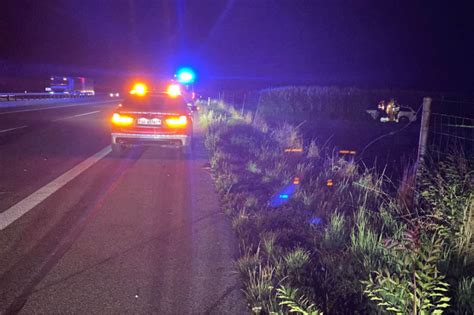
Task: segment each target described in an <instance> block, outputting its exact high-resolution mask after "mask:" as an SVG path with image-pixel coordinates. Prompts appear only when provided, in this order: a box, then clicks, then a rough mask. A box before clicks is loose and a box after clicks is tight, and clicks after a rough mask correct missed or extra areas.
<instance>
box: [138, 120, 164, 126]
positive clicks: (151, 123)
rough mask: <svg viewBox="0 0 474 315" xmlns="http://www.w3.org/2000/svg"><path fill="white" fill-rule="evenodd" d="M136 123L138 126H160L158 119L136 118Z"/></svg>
mask: <svg viewBox="0 0 474 315" xmlns="http://www.w3.org/2000/svg"><path fill="white" fill-rule="evenodd" d="M137 123H138V124H139V125H146V126H159V125H161V119H159V118H151V119H148V118H138V120H137Z"/></svg>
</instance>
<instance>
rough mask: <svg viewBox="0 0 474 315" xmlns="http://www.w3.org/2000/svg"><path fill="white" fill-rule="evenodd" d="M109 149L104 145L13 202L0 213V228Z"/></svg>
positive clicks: (25, 211)
mask: <svg viewBox="0 0 474 315" xmlns="http://www.w3.org/2000/svg"><path fill="white" fill-rule="evenodd" d="M111 151H112V150H111V148H110V146H106V147H105V148H103V149H102V150H100V151H99V152H97V153H96V154H94V155H92V156H90V157H89V158H87V159H86V160H84V161H82V162H81V163H79V164H78V165H76V166H74V167H73V168H71V169H70V170H69V171H67V172H66V173H64V174H62V175H61V176H59V177H58V178H56V179H55V180H53V181H51V182H50V183H48V184H46V185H45V186H43V187H41V188H40V189H38V190H37V191H35V192H34V193H32V194H31V195H29V196H28V197H26V198H25V199H23V200H21V201H20V202H18V203H17V204H15V205H14V206H12V207H10V208H9V209H7V210H5V211H4V212H2V213H0V230H3V229H5V228H6V227H7V226H9V225H10V224H12V223H13V222H15V221H16V220H18V219H19V218H20V217H21V216H23V215H24V214H25V213H27V212H28V211H30V210H31V209H33V208H34V207H36V206H37V205H39V204H40V203H41V202H43V201H44V200H45V199H46V198H48V197H49V196H51V195H52V194H54V193H55V192H56V191H58V190H59V189H60V188H61V187H63V186H64V185H66V184H67V183H69V182H70V181H71V180H73V179H74V178H76V177H77V176H79V175H80V174H81V173H82V172H84V171H85V170H87V169H88V168H89V167H91V166H92V165H94V164H95V163H97V162H98V161H99V160H101V159H102V158H103V157H104V156H106V155H107V154H109V153H110V152H111Z"/></svg>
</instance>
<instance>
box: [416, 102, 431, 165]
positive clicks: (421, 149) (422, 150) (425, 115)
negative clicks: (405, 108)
mask: <svg viewBox="0 0 474 315" xmlns="http://www.w3.org/2000/svg"><path fill="white" fill-rule="evenodd" d="M430 115H431V98H430V97H425V98H423V112H422V114H421V127H420V140H419V142H418V157H417V159H416V164H417V166H418V165H419V164H420V163H422V162H423V160H424V158H425V154H426V146H427V144H428V132H429V129H430Z"/></svg>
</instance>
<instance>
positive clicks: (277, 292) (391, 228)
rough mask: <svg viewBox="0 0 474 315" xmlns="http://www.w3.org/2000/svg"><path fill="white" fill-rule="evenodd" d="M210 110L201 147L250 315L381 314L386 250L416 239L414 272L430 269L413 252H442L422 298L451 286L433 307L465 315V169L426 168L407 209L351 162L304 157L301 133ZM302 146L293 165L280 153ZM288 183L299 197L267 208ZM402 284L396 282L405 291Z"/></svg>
mask: <svg viewBox="0 0 474 315" xmlns="http://www.w3.org/2000/svg"><path fill="white" fill-rule="evenodd" d="M328 93H329V92H328ZM215 108H216V109H215V110H216V111H220V112H224V113H222V114H220V115H215V114H212V115H211V114H209V113H207V111H214V108H210V109H204V110H203V112H202V113H201V114H202V115H204V116H205V117H206V118H205V119H206V120H207V122H208V128H207V136H206V144H207V147H208V149H209V151H210V152H211V167H212V170H213V176H214V179H215V181H216V187H217V189H218V191H219V193H220V196H221V202H222V206H223V208H224V210H225V212H226V213H227V214H228V215H229V216H230V217H231V219H232V226H233V228H234V230H235V231H236V233H237V235H238V238H239V241H240V244H241V254H242V256H241V258H240V259H239V260H238V262H237V268H238V270H239V271H240V273H241V276H242V280H243V285H244V288H243V289H244V292H245V295H246V297H247V300H248V304H249V308H250V309H251V310H252V311H253V312H254V313H257V314H270V313H272V312H275V313H287V312H289V311H291V310H297V309H298V308H300V309H301V310H302V311H308V310H315V312H316V310H322V311H324V312H325V313H328V314H339V313H347V312H348V311H350V312H352V313H361V314H365V313H377V312H381V311H386V309H385V308H384V306H383V305H385V304H382V305H379V304H380V303H379V302H377V301H378V300H377V299H378V298H381V299H382V302H384V301H385V300H384V299H386V300H387V301H388V299H389V296H388V295H383V296H378V295H377V294H376V293H374V291H373V290H379V289H381V290H385V289H390V287H389V286H388V285H385V284H384V283H385V282H384V281H386V279H389V278H390V279H393V276H394V275H396V274H398V273H400V270H398V269H397V268H400V266H403V264H404V262H403V261H401V260H400V257H401V256H400V257H398V256H397V255H394V253H395V252H394V250H395V249H396V248H398V247H399V246H402V245H401V244H409V242H408V243H404V242H405V240H406V237H407V235H415V234H416V233H417V234H416V237H413V238H412V243H413V244H416V246H417V247H416V250H412V251H411V253H412V254H411V256H410V259H412V262H413V264H414V265H413V266H417V265H416V264H417V263H418V262H419V263H422V264H424V263H425V262H426V257H425V258H423V257H422V255H421V254H420V255H418V252H417V250H419V253H423V255H425V256H426V255H427V254H426V253H432V249H433V248H435V247H436V248H439V250H440V252H439V255H438V254H433V256H432V257H434V258H433V259H434V260H433V261H431V260H430V263H429V264H427V265H429V268H431V269H429V270H425V271H426V275H433V273H432V272H433V271H436V272H435V273H436V277H432V280H430V279H428V278H427V279H425V280H423V281H424V282H420V285H422V287H421V286H420V288H419V290H420V294H428V295H429V294H431V293H433V292H432V291H429V290H431V289H429V288H434V287H433V285H440V288H450V289H449V290H448V291H446V292H447V293H445V292H443V293H440V294H441V295H442V296H440V298H439V299H436V301H437V303H438V302H439V303H438V304H437V305H438V306H439V307H440V310H444V309H446V308H447V307H448V306H446V305H442V304H443V302H440V301H446V303H448V304H449V307H450V308H451V310H453V311H455V310H456V309H459V310H470V311H473V310H472V308H471V305H470V304H469V302H468V301H469V298H468V297H469V296H470V295H471V294H472V281H471V280H470V279H472V277H473V276H474V274H473V273H474V272H473V271H472V270H474V268H473V262H474V255H473V253H472V248H473V247H472V242H473V240H472V231H473V230H474V228H473V227H472V224H473V223H472V222H473V219H472V217H473V213H472V212H473V210H472V207H473V205H474V197H473V196H474V183H473V180H472V178H474V176H472V175H473V173H472V164H469V163H471V162H466V160H465V159H462V158H461V159H457V160H456V159H455V160H452V161H447V162H443V163H444V164H443V163H441V164H436V163H433V164H432V165H431V166H430V168H426V171H425V172H424V174H423V177H422V178H421V179H420V191H419V192H418V193H419V195H420V196H421V197H422V199H421V204H419V205H417V206H416V207H415V206H414V207H408V206H407V203H406V202H403V201H402V198H405V199H406V197H402V194H400V193H398V194H397V193H396V192H395V193H393V194H392V193H388V192H389V191H390V192H393V185H394V184H393V183H392V182H391V181H390V180H389V179H388V178H387V177H386V176H385V175H384V174H378V173H376V172H375V171H374V170H371V169H364V168H361V167H360V166H359V165H357V164H356V163H355V162H354V161H353V159H351V154H346V155H344V154H343V155H341V154H339V152H330V151H328V150H327V148H325V147H324V146H318V145H317V143H316V142H315V141H311V142H310V143H309V144H308V146H307V147H306V148H304V146H303V144H302V142H301V141H300V139H301V137H300V136H299V134H298V128H295V127H292V126H291V125H285V124H284V125H282V126H281V127H280V128H277V129H274V130H268V126H265V125H264V124H262V121H261V118H259V119H260V120H258V119H253V121H252V120H251V119H249V118H248V117H249V115H248V114H246V113H244V117H240V113H239V112H238V111H235V110H232V109H231V110H229V111H228V113H225V110H226V107H225V104H222V103H219V104H217V103H216V104H215ZM245 117H247V118H245ZM262 125H263V126H264V128H262V127H261V126H262ZM298 146H299V147H302V148H304V152H303V153H302V154H300V155H299V156H298V157H297V158H295V157H293V156H289V155H288V154H285V153H284V149H285V148H288V147H298ZM433 169H435V170H436V171H432V170H433ZM295 177H298V184H297V185H298V188H297V190H296V191H295V193H294V194H288V196H287V198H286V201H285V202H284V203H281V205H278V206H272V205H271V203H270V200H271V198H272V196H275V194H278V192H281V191H282V189H283V188H284V187H285V186H286V185H289V184H291V183H293V180H294V178H295ZM329 182H330V183H331V185H328V183H329ZM389 188H390V189H389ZM399 191H400V190H399ZM405 196H406V194H405ZM414 231H416V233H415V232H414ZM410 233H411V234H410ZM413 233H415V234H413ZM397 246H398V247H397ZM403 246H405V245H403ZM437 250H438V249H437ZM410 266H412V265H410ZM422 271H423V270H419V271H417V272H422ZM377 275H383V276H380V277H378V278H377ZM410 276H413V274H410V272H407V273H405V274H403V277H404V278H403V279H402V280H403V281H404V282H403V283H404V285H405V286H407V287H409V286H410V285H412V284H411V283H410V279H411V278H410ZM370 279H373V280H374V281H372V282H370V281H369V280H370ZM444 279H445V280H444ZM364 281H365V282H364ZM367 281H369V282H367ZM387 281H388V280H387ZM444 281H445V282H446V285H445V282H444ZM278 288H279V289H278ZM424 288H426V290H425V289H424ZM451 288H453V289H451ZM436 290H437V289H436ZM386 291H387V290H386ZM377 292H378V291H377ZM380 292H381V291H380ZM387 292H389V290H388V291H387ZM438 293H439V292H438ZM374 294H375V295H374ZM374 297H375V299H374ZM412 298H413V297H412ZM371 300H372V301H371ZM387 301H385V302H387ZM426 301H427V300H426ZM419 303H423V301H421V300H420V302H419ZM397 305H398V304H397ZM406 305H412V304H406ZM420 305H421V304H420ZM406 310H408V311H409V312H412V311H413V310H412V309H410V308H408V309H406ZM300 313H302V312H300ZM467 313H469V312H467ZM471 313H472V312H471Z"/></svg>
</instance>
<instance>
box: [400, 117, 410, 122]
mask: <svg viewBox="0 0 474 315" xmlns="http://www.w3.org/2000/svg"><path fill="white" fill-rule="evenodd" d="M398 121H399V122H400V123H402V124H407V123H408V122H409V121H410V120H409V119H408V117H407V116H402V117H400V118H399V119H398Z"/></svg>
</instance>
